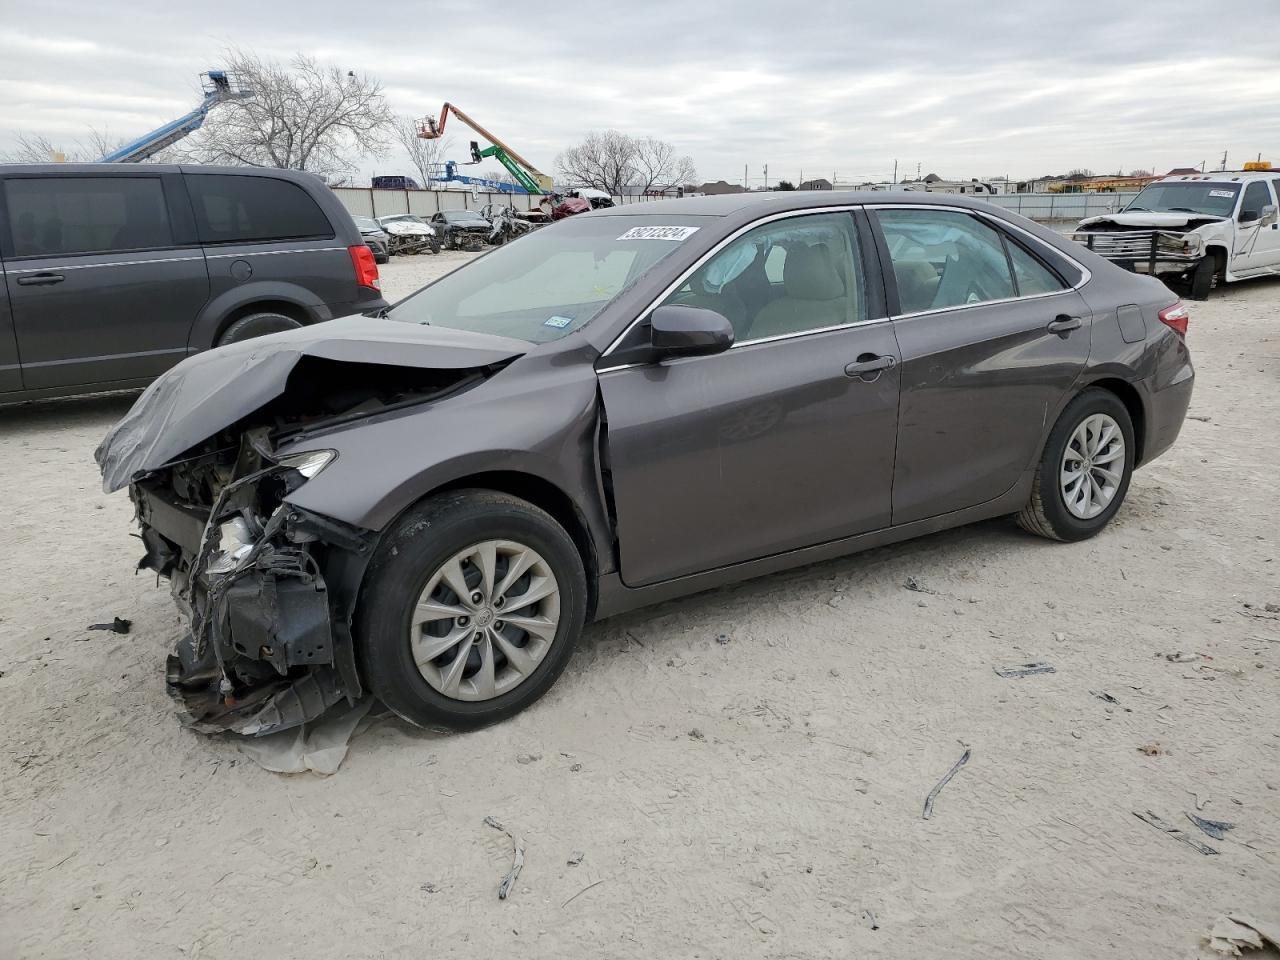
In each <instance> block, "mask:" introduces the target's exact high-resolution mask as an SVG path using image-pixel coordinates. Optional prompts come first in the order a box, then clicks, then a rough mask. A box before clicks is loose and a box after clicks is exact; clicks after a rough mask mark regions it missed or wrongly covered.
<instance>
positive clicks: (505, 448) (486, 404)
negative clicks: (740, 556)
mask: <svg viewBox="0 0 1280 960" xmlns="http://www.w3.org/2000/svg"><path fill="white" fill-rule="evenodd" d="M597 398H598V392H597V385H596V377H595V372H594V371H593V370H592V369H591V367H590V365H589V364H572V365H565V364H563V363H560V364H555V363H551V362H549V361H548V360H547V358H546V357H538V356H528V357H524V358H521V359H520V360H517V361H515V362H513V363H512V364H511V365H510V366H509V367H507V368H506V369H505V370H503V371H502V372H500V373H498V374H497V375H495V376H494V377H493V378H492V379H490V380H488V381H486V382H485V383H483V384H480V385H478V386H476V387H474V388H472V389H471V390H468V391H466V392H465V393H462V394H459V395H457V396H454V397H449V398H446V399H443V400H440V401H437V402H435V403H430V404H426V405H423V406H421V407H411V408H408V409H406V410H402V411H396V412H395V413H393V414H387V415H383V416H380V417H374V418H371V419H368V420H364V421H360V422H357V423H354V424H350V425H345V426H343V427H340V428H336V429H333V430H328V431H324V430H321V431H313V432H312V433H310V434H309V435H308V436H307V438H306V439H305V440H302V441H299V442H297V443H295V444H293V445H292V446H291V447H285V448H282V450H281V452H282V453H283V452H293V451H295V450H297V451H301V450H304V449H319V448H327V449H333V450H336V451H337V452H338V457H337V459H336V460H334V462H333V463H332V464H330V465H329V466H328V467H326V468H325V469H324V470H323V471H321V472H320V473H319V474H318V475H317V476H316V477H315V478H313V479H312V480H310V481H308V482H307V483H305V484H303V485H302V486H301V487H299V488H298V489H297V490H295V491H294V492H293V493H292V494H290V495H289V497H288V498H287V499H288V502H290V503H295V504H297V505H298V506H300V507H303V508H304V509H307V510H310V511H312V512H315V513H320V514H323V515H325V516H328V517H333V518H334V519H336V520H341V521H344V522H346V523H349V524H352V525H354V526H357V527H363V528H365V529H368V530H379V531H382V530H385V529H386V528H387V527H388V526H389V525H390V524H391V523H392V522H394V520H395V519H396V518H397V517H398V516H400V515H401V514H402V513H403V512H404V511H405V510H407V509H408V508H409V507H410V506H412V505H413V504H414V503H416V502H417V501H419V500H421V499H422V498H423V497H425V496H427V495H428V494H430V493H431V492H432V491H435V490H438V489H440V488H442V487H445V486H449V485H455V484H457V483H458V482H459V481H462V480H465V479H467V478H468V477H472V476H475V475H477V474H485V473H507V474H512V473H514V474H524V475H527V476H529V477H533V478H535V479H536V480H539V481H542V482H544V483H546V484H550V485H551V486H553V487H555V488H556V489H557V490H559V491H560V492H561V493H563V494H564V495H565V496H566V497H567V498H568V499H569V500H570V501H571V502H572V503H573V504H574V506H575V508H576V509H577V510H578V512H579V514H580V516H581V517H582V518H583V519H584V520H585V521H586V524H587V527H588V530H589V532H590V534H591V538H592V541H593V542H594V544H595V547H596V552H597V555H598V556H601V557H605V556H609V555H611V553H612V549H611V547H610V544H611V539H612V538H611V535H610V532H609V525H608V518H607V512H606V510H605V506H604V503H603V501H602V498H601V486H600V479H599V472H598V458H597V446H596V436H597V429H598V425H599V424H598V420H599V411H598V400H597Z"/></svg>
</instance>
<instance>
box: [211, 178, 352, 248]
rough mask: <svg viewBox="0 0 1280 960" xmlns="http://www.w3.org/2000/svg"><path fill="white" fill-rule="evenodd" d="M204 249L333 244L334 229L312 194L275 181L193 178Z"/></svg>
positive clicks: (292, 185) (284, 181)
mask: <svg viewBox="0 0 1280 960" xmlns="http://www.w3.org/2000/svg"><path fill="white" fill-rule="evenodd" d="M187 190H188V192H189V193H190V194H191V205H192V207H193V209H194V211H195V215H196V229H197V230H198V231H199V233H200V240H201V242H203V243H234V242H236V241H240V242H246V241H248V242H256V241H269V240H307V239H326V240H327V239H332V238H333V235H334V234H333V226H332V224H330V223H329V220H328V218H327V217H326V216H325V215H324V211H322V210H321V209H320V207H319V205H318V204H317V203H316V202H315V200H313V199H312V198H311V196H310V195H309V194H308V193H307V191H306V190H304V189H302V187H300V186H298V185H297V184H296V183H290V182H289V181H288V180H279V179H276V178H275V177H254V176H225V175H220V174H203V173H202V174H189V175H188V176H187Z"/></svg>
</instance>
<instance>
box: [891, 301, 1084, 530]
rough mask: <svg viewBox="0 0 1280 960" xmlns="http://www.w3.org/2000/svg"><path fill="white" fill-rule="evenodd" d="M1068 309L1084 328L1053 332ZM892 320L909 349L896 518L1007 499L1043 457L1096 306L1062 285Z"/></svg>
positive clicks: (904, 363) (904, 369) (904, 353)
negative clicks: (1051, 418) (1052, 417)
mask: <svg viewBox="0 0 1280 960" xmlns="http://www.w3.org/2000/svg"><path fill="white" fill-rule="evenodd" d="M1059 316H1064V317H1078V318H1080V320H1081V326H1080V327H1079V328H1077V329H1074V330H1069V331H1065V332H1063V333H1053V332H1050V331H1049V330H1048V325H1049V324H1050V323H1052V322H1053V321H1054V320H1055V318H1057V317H1059ZM893 323H894V327H895V329H896V331H897V336H898V343H899V345H900V347H901V350H902V365H901V366H902V406H901V412H900V415H899V416H900V422H899V427H898V457H897V467H896V469H895V471H894V479H893V522H894V523H895V524H898V523H910V522H911V521H913V520H920V519H923V518H926V517H932V516H937V515H939V514H943V513H949V512H950V511H952V510H959V509H961V508H962V507H968V506H974V505H976V504H979V503H984V502H986V501H987V500H991V499H994V498H995V497H998V496H999V495H1000V494H1002V493H1004V492H1005V491H1007V490H1008V489H1009V488H1010V487H1011V486H1013V484H1014V483H1016V482H1017V480H1018V478H1019V476H1020V475H1021V474H1022V472H1023V470H1025V469H1026V468H1027V466H1028V464H1029V463H1031V462H1032V460H1033V458H1034V457H1035V456H1036V455H1037V453H1038V451H1039V445H1040V441H1041V437H1042V436H1043V435H1044V433H1045V431H1046V430H1047V429H1048V425H1047V423H1046V418H1047V417H1048V415H1049V412H1050V411H1052V410H1054V409H1055V408H1056V407H1057V405H1058V403H1059V401H1060V400H1061V399H1062V397H1063V395H1064V394H1065V393H1066V391H1067V390H1068V389H1069V388H1070V386H1071V385H1072V384H1073V383H1074V382H1075V381H1076V379H1077V377H1079V375H1080V372H1081V371H1082V370H1083V368H1084V363H1085V361H1086V360H1087V359H1088V356H1089V333H1090V331H1089V327H1090V312H1089V309H1088V306H1087V305H1086V304H1085V302H1084V300H1083V298H1081V297H1080V295H1079V294H1077V293H1075V292H1074V291H1063V292H1062V293H1059V294H1055V295H1052V296H1046V297H1035V298H1031V299H1026V300H1014V301H1011V302H1007V303H992V304H979V305H975V306H969V307H962V308H960V309H956V310H950V311H945V312H941V313H928V314H921V315H918V316H914V317H904V318H900V319H897V320H895V321H894V322H893Z"/></svg>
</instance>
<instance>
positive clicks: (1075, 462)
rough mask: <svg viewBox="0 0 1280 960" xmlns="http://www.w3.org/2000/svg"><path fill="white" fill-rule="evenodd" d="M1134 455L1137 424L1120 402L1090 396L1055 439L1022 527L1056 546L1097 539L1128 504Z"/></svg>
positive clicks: (1104, 393) (1077, 404) (1066, 415)
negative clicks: (1125, 501) (1064, 542)
mask: <svg viewBox="0 0 1280 960" xmlns="http://www.w3.org/2000/svg"><path fill="white" fill-rule="evenodd" d="M1134 453H1135V448H1134V439H1133V421H1132V420H1131V419H1130V417H1129V411H1128V409H1126V407H1125V405H1124V404H1123V403H1121V401H1120V398H1119V397H1117V396H1116V395H1115V394H1114V393H1111V392H1110V391H1108V390H1102V389H1100V388H1090V389H1088V390H1085V391H1084V392H1083V393H1081V394H1080V395H1079V396H1078V397H1076V398H1075V399H1074V400H1072V401H1071V402H1070V403H1069V404H1067V408H1066V409H1065V410H1063V411H1062V416H1060V417H1059V418H1058V422H1057V423H1056V424H1054V427H1053V430H1052V431H1050V433H1049V439H1048V440H1047V441H1046V442H1045V447H1044V453H1043V455H1042V456H1041V458H1040V465H1039V467H1038V469H1037V471H1036V477H1035V481H1034V483H1033V485H1032V489H1031V499H1030V500H1029V501H1028V503H1027V505H1026V506H1025V507H1023V509H1022V512H1021V513H1019V514H1018V525H1019V526H1021V527H1022V528H1023V529H1024V530H1027V531H1028V532H1030V533H1034V534H1037V535H1039V536H1042V537H1047V538H1048V539H1050V540H1065V541H1075V540H1085V539H1087V538H1089V537H1092V536H1093V535H1094V534H1096V533H1098V531H1100V530H1101V529H1102V528H1103V527H1105V526H1106V525H1107V523H1108V522H1110V520H1111V518H1112V517H1113V516H1115V514H1116V511H1117V510H1119V509H1120V504H1121V503H1123V502H1124V498H1125V494H1126V493H1127V492H1128V490H1129V480H1130V478H1131V477H1132V476H1133V463H1134Z"/></svg>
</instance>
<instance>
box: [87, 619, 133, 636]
mask: <svg viewBox="0 0 1280 960" xmlns="http://www.w3.org/2000/svg"><path fill="white" fill-rule="evenodd" d="M132 626H133V621H132V620H125V619H124V618H123V617H115V618H113V619H112V621H111V622H110V623H91V624H89V625H88V626H87V627H85V629H86V630H110V631H111V632H112V633H128V632H129V628H130V627H132Z"/></svg>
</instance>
